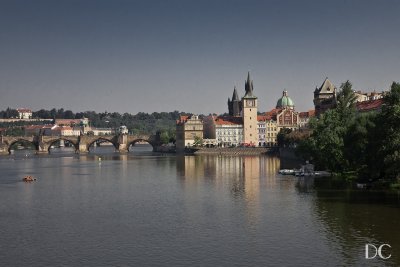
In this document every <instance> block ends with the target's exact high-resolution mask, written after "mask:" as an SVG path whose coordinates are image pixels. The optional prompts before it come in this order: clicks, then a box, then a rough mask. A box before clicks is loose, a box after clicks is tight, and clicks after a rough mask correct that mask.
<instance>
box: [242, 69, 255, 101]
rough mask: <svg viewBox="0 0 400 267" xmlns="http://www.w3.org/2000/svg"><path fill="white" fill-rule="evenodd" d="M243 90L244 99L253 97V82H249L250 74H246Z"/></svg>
mask: <svg viewBox="0 0 400 267" xmlns="http://www.w3.org/2000/svg"><path fill="white" fill-rule="evenodd" d="M244 89H245V90H246V92H245V94H244V97H246V96H254V95H253V81H252V80H250V72H248V73H247V80H246V81H245V83H244Z"/></svg>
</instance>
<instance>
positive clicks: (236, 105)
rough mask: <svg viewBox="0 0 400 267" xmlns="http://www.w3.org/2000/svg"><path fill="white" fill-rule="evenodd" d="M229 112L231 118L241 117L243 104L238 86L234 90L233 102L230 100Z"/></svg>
mask: <svg viewBox="0 0 400 267" xmlns="http://www.w3.org/2000/svg"><path fill="white" fill-rule="evenodd" d="M228 110H229V115H230V116H235V117H236V116H240V111H241V102H240V100H239V96H238V93H237V90H236V86H235V87H234V88H233V95H232V100H230V99H229V98H228Z"/></svg>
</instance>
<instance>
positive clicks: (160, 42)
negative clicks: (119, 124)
mask: <svg viewBox="0 0 400 267" xmlns="http://www.w3.org/2000/svg"><path fill="white" fill-rule="evenodd" d="M398 14H400V1H395V0H392V1H355V0H354V1H344V0H341V1H340V0H339V1H251V0H250V1H249V0H242V1H238V0H230V1H225V0H214V1H205V0H201V1H200V0H197V1H195V0H187V1H184V0H182V1H175V0H174V1H173V0H169V1H155V0H154V1H122V0H109V1H102V0H90V1H89V0H80V1H74V0H65V1H63V0H57V1H50V0H49V1H40V0H36V1H28V0H26V1H20V0H10V1H3V0H0V109H5V108H7V107H8V106H10V107H13V108H17V107H28V108H32V109H33V110H37V109H40V108H48V109H49V108H52V107H56V108H61V107H63V108H65V109H72V110H73V111H75V112H78V111H85V110H95V111H99V112H101V111H105V110H107V111H118V112H129V113H137V112H139V111H143V112H153V111H172V110H180V111H186V112H193V113H204V114H208V113H210V112H216V113H223V112H226V111H227V105H226V102H227V98H228V97H231V96H232V91H233V87H234V86H235V85H236V86H237V88H238V91H239V95H240V96H242V95H243V93H244V80H245V79H246V77H247V71H250V73H251V77H252V79H253V80H254V93H255V94H256V96H258V98H259V106H260V110H261V111H267V110H270V109H272V108H274V106H275V104H276V101H277V99H278V98H279V97H280V96H281V94H282V91H283V90H284V89H287V90H288V92H289V95H290V96H291V97H292V99H293V100H294V102H295V104H296V106H297V110H300V111H305V110H308V109H311V108H313V103H312V98H313V91H314V89H315V87H316V86H320V84H321V83H322V82H323V80H324V79H325V77H326V76H328V77H329V79H330V80H331V81H332V82H333V83H334V84H335V85H336V86H337V87H339V86H340V83H342V82H344V81H345V80H347V79H349V80H350V81H351V82H352V83H353V88H354V89H356V90H363V91H371V90H377V91H381V90H386V89H388V88H389V86H390V84H391V82H392V81H400V77H399V74H400V35H399V28H400V16H399V15H398Z"/></svg>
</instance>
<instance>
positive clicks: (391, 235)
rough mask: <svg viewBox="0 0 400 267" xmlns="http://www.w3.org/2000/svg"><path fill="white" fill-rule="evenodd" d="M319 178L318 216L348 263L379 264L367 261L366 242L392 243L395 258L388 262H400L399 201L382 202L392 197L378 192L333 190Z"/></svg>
mask: <svg viewBox="0 0 400 267" xmlns="http://www.w3.org/2000/svg"><path fill="white" fill-rule="evenodd" d="M318 183H319V182H318V181H316V195H317V197H316V199H315V201H314V204H315V215H316V218H317V219H318V220H319V221H320V222H321V223H322V226H323V227H324V228H325V229H326V232H327V233H328V238H329V241H330V244H332V246H334V247H333V248H332V249H334V250H335V251H336V252H340V254H342V258H343V259H345V260H346V262H344V263H343V265H345V266H350V265H353V266H354V265H359V264H361V265H366V264H374V265H376V264H378V259H375V260H374V261H373V262H366V261H365V251H364V250H365V244H366V243H373V244H377V245H379V244H384V243H386V244H390V245H391V246H392V249H391V251H390V253H391V254H392V258H391V259H390V260H388V261H385V263H389V262H390V263H392V264H395V265H396V266H399V265H400V257H399V256H400V235H398V234H397V226H398V222H399V221H400V211H399V209H398V205H399V202H398V200H396V199H394V201H395V202H394V203H396V202H397V207H396V205H394V206H393V205H392V206H391V205H388V204H387V203H385V204H383V203H380V201H379V200H382V199H386V200H388V199H389V198H390V197H389V196H388V195H385V194H383V193H379V192H365V191H353V190H348V189H347V190H345V189H343V190H332V189H327V188H332V185H329V184H328V187H325V186H323V185H319V184H318Z"/></svg>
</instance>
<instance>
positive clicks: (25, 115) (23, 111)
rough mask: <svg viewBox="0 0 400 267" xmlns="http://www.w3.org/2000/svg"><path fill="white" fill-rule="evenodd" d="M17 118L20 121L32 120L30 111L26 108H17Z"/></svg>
mask: <svg viewBox="0 0 400 267" xmlns="http://www.w3.org/2000/svg"><path fill="white" fill-rule="evenodd" d="M17 112H18V118H20V119H31V118H32V110H30V109H28V108H17Z"/></svg>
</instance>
